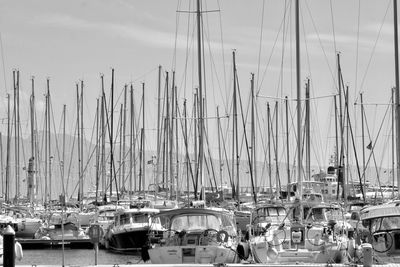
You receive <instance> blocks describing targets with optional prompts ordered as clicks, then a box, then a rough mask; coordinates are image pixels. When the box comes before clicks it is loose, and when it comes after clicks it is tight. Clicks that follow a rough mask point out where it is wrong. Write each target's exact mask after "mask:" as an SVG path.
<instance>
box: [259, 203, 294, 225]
mask: <svg viewBox="0 0 400 267" xmlns="http://www.w3.org/2000/svg"><path fill="white" fill-rule="evenodd" d="M256 212H257V214H256V215H253V216H254V222H255V223H261V222H263V221H268V222H271V223H277V224H280V223H282V221H283V220H284V219H285V218H286V210H285V209H284V208H283V207H265V208H259V209H257V211H256Z"/></svg>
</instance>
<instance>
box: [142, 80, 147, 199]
mask: <svg viewBox="0 0 400 267" xmlns="http://www.w3.org/2000/svg"><path fill="white" fill-rule="evenodd" d="M142 97H143V105H142V107H143V111H142V116H143V118H142V155H143V156H142V160H143V170H142V183H143V191H144V192H145V194H146V188H145V186H146V147H145V144H146V142H145V141H146V139H145V137H146V135H145V113H144V111H145V102H146V101H145V98H144V83H142Z"/></svg>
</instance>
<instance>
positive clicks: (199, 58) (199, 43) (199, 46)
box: [197, 0, 205, 199]
mask: <svg viewBox="0 0 400 267" xmlns="http://www.w3.org/2000/svg"><path fill="white" fill-rule="evenodd" d="M201 26H202V18H201V6H200V0H197V71H198V79H199V80H198V82H199V94H198V98H199V99H200V106H199V164H198V168H199V171H198V173H199V176H200V179H201V191H200V192H201V194H202V195H201V196H202V197H201V199H205V192H204V188H203V187H204V176H203V158H204V156H203V154H204V152H203V138H204V137H203V131H204V127H203V124H204V122H203V116H204V114H203V105H202V104H201V102H202V99H203V85H202V80H203V78H202V72H201V71H202V64H201V63H202V58H203V57H202V53H201V51H202V38H201V36H202V32H201Z"/></svg>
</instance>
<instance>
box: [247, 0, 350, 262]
mask: <svg viewBox="0 0 400 267" xmlns="http://www.w3.org/2000/svg"><path fill="white" fill-rule="evenodd" d="M295 3H296V6H295V14H296V20H295V21H296V80H297V151H298V152H297V157H298V159H297V162H298V164H297V168H298V172H297V175H298V181H297V182H296V192H295V194H296V198H295V200H294V201H292V202H291V203H290V204H289V205H288V208H287V210H286V209H284V208H283V207H281V206H279V205H278V204H277V203H271V204H270V205H268V206H263V207H260V208H258V209H256V210H255V213H253V214H252V219H251V225H250V229H249V241H248V242H249V244H250V247H251V252H252V255H253V257H254V260H255V261H256V262H258V263H263V264H270V263H280V264H282V263H294V262H303V263H330V262H335V263H343V262H344V261H345V259H346V251H347V249H348V240H349V239H348V237H347V231H346V229H345V227H344V226H343V225H342V224H339V223H338V222H337V221H336V220H334V219H329V218H328V216H327V214H326V213H327V208H328V207H329V205H328V207H327V206H326V205H325V204H323V203H321V201H320V200H322V197H321V199H319V198H318V196H319V195H316V194H313V195H311V193H312V192H307V191H304V190H305V186H307V184H306V183H304V182H303V179H302V173H303V170H302V162H303V161H302V153H301V151H302V150H301V140H302V134H301V124H302V121H301V100H300V96H301V94H300V92H301V88H300V86H301V85H300V42H299V41H300V35H299V0H296V2H295ZM311 189H312V188H311ZM288 193H289V195H290V191H289V192H288ZM304 196H306V198H304ZM311 197H312V198H311ZM260 216H261V217H264V220H260ZM279 216H284V217H283V219H282V218H279ZM266 218H268V220H267V221H266V220H265V219H266ZM273 218H276V219H277V220H275V222H274V221H273ZM276 221H278V222H276ZM260 228H261V229H260Z"/></svg>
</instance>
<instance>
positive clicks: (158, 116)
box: [155, 65, 161, 195]
mask: <svg viewBox="0 0 400 267" xmlns="http://www.w3.org/2000/svg"><path fill="white" fill-rule="evenodd" d="M160 118H161V65H159V66H158V87H157V155H156V161H157V165H156V168H157V169H156V182H155V184H158V182H159V181H160V179H159V175H160V164H159V163H160V151H161V125H160ZM157 191H158V186H157V189H156V192H157ZM156 195H157V194H156Z"/></svg>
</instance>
